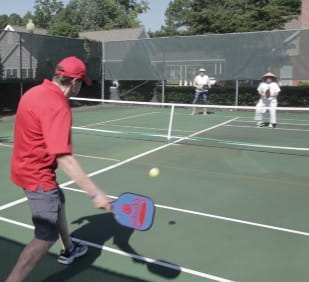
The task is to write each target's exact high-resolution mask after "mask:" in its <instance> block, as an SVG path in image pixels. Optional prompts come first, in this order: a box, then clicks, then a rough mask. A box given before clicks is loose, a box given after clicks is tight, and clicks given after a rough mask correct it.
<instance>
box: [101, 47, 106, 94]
mask: <svg viewBox="0 0 309 282" xmlns="http://www.w3.org/2000/svg"><path fill="white" fill-rule="evenodd" d="M101 75H102V77H101V99H102V100H104V99H105V42H103V43H102V73H101Z"/></svg>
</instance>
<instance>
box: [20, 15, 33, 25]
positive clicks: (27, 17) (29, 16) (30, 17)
mask: <svg viewBox="0 0 309 282" xmlns="http://www.w3.org/2000/svg"><path fill="white" fill-rule="evenodd" d="M29 20H34V15H32V13H31V12H27V13H26V14H25V15H24V17H23V19H22V25H23V26H26V24H27V23H28V22H29Z"/></svg>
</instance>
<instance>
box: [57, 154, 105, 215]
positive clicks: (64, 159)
mask: <svg viewBox="0 0 309 282" xmlns="http://www.w3.org/2000/svg"><path fill="white" fill-rule="evenodd" d="M57 163H58V165H59V167H60V168H61V169H62V170H63V171H64V172H65V173H66V174H67V175H68V176H69V177H70V178H71V179H72V180H73V181H74V182H75V183H76V184H77V185H78V187H80V188H81V189H82V190H84V191H85V192H86V193H87V194H88V195H89V196H90V197H91V199H92V203H93V206H94V207H95V208H104V209H106V210H108V211H110V210H111V203H110V202H111V201H110V199H109V198H108V197H107V195H106V194H105V193H104V192H103V191H102V190H101V189H99V188H98V187H97V185H96V184H95V183H94V182H93V181H92V180H91V179H90V178H89V177H88V176H87V175H86V173H85V172H84V170H83V169H82V167H81V166H80V164H79V162H78V161H77V160H76V159H75V157H74V156H72V155H70V154H66V155H59V156H58V157H57Z"/></svg>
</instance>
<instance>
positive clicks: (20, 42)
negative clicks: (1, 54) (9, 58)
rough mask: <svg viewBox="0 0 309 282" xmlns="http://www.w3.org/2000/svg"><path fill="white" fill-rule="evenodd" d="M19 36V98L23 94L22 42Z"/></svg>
mask: <svg viewBox="0 0 309 282" xmlns="http://www.w3.org/2000/svg"><path fill="white" fill-rule="evenodd" d="M18 34H19V87H20V97H21V96H22V95H23V93H24V86H23V57H22V56H23V50H22V40H21V34H20V33H18Z"/></svg>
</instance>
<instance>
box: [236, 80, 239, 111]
mask: <svg viewBox="0 0 309 282" xmlns="http://www.w3.org/2000/svg"><path fill="white" fill-rule="evenodd" d="M238 97H239V81H238V80H236V89H235V106H238Z"/></svg>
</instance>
